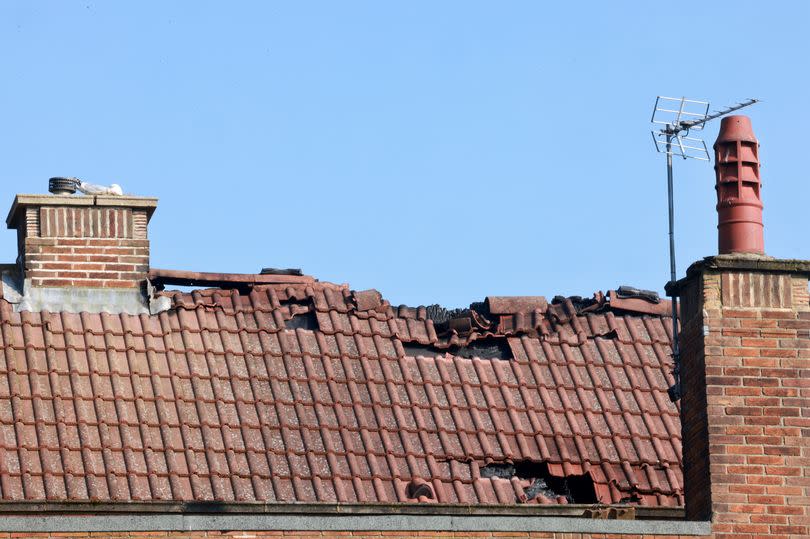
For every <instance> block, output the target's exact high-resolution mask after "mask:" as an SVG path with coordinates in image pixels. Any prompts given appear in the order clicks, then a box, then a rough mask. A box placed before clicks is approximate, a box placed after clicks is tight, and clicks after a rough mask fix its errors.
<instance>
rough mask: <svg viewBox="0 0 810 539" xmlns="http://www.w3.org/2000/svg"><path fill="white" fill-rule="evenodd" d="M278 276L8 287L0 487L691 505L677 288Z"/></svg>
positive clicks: (78, 492) (100, 494)
mask: <svg viewBox="0 0 810 539" xmlns="http://www.w3.org/2000/svg"><path fill="white" fill-rule="evenodd" d="M152 277H153V279H154V280H156V281H160V279H159V277H160V276H159V275H152ZM164 277H165V275H164ZM175 277H176V276H175ZM278 277H280V278H281V281H283V282H268V281H272V278H271V277H270V276H266V275H262V276H256V278H254V279H253V280H252V281H250V282H248V283H245V282H242V281H244V280H242V281H240V282H238V283H234V286H233V287H231V288H228V287H227V283H228V279H227V276H221V275H220V276H217V279H219V281H218V282H219V285H220V286H224V288H217V289H205V290H196V291H193V292H189V293H185V292H170V291H163V292H158V294H159V295H160V296H162V297H163V298H165V300H164V303H166V304H167V305H168V309H167V310H165V311H163V312H160V313H159V314H155V315H149V314H141V315H129V314H108V313H80V314H73V313H55V312H19V313H17V312H14V309H13V308H12V305H11V303H9V302H8V301H7V300H5V299H0V349H2V351H3V353H2V354H0V400H2V401H3V402H6V403H10V405H6V406H3V407H0V499H2V500H37V501H38V500H50V501H53V500H67V501H79V500H96V501H126V500H189V501H204V500H218V501H225V502H248V501H266V502H363V503H433V502H438V503H449V504H518V503H541V504H565V503H596V502H598V503H606V504H611V503H620V502H621V503H633V504H639V505H645V506H675V505H683V488H682V486H683V478H682V471H681V429H680V421H679V412H678V409H677V407H676V405H675V404H673V403H672V402H671V401H670V400H669V398H668V396H667V388H668V387H669V386H670V385H671V384H672V382H673V380H672V375H671V371H672V363H671V357H670V353H671V350H670V339H671V334H670V329H671V326H670V325H671V318H669V314H668V310H669V308H670V304H669V302H667V301H663V300H658V299H657V297H649V296H646V295H644V294H633V293H630V294H620V293H618V292H615V291H614V292H611V293H609V294H608V296H607V297H606V296H605V295H602V294H601V293H599V294H596V295H595V296H594V298H592V299H582V298H555V300H553V301H552V302H547V301H546V300H545V299H544V298H540V297H517V298H515V297H489V298H486V300H485V301H484V302H481V303H474V304H472V305H471V306H470V308H469V309H461V310H453V311H448V310H446V309H442V308H440V307H438V306H429V307H418V308H412V307H406V306H399V307H394V306H391V305H390V304H389V303H388V302H387V301H386V300H384V299H383V298H382V296H381V295H380V293H379V292H377V291H375V290H367V291H361V292H357V291H352V290H350V289H349V287H348V286H346V285H334V284H330V283H324V282H318V281H316V280H314V279H312V278H311V277H306V276H296V275H292V274H289V275H280V276H278ZM182 278H185V279H190V280H191V281H193V282H206V279H205V276H201V275H188V274H184V275H182ZM166 280H167V279H164V281H166ZM170 280H171V279H168V281H170Z"/></svg>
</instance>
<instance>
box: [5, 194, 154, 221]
mask: <svg viewBox="0 0 810 539" xmlns="http://www.w3.org/2000/svg"><path fill="white" fill-rule="evenodd" d="M157 204H158V199H157V198H155V197H135V196H110V195H25V194H19V195H17V196H15V197H14V202H13V203H12V205H11V209H10V210H9V212H8V217H6V225H7V227H8V228H11V229H15V228H17V223H18V220H17V217H18V215H19V213H20V212H21V211H22V210H24V209H25V208H27V207H29V206H96V207H98V206H101V207H108V208H112V207H117V208H133V209H142V210H146V219H147V221H148V220H149V219H151V218H152V214H153V213H155V208H157Z"/></svg>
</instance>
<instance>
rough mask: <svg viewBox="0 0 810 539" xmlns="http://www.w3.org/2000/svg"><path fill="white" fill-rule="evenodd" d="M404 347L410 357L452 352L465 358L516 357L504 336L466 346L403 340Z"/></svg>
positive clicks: (451, 353)
mask: <svg viewBox="0 0 810 539" xmlns="http://www.w3.org/2000/svg"><path fill="white" fill-rule="evenodd" d="M402 348H403V349H404V350H405V355H406V356H409V357H416V356H424V357H435V356H443V355H445V354H450V355H453V356H458V357H463V358H465V359H472V358H474V357H477V358H481V359H514V357H513V355H512V349H511V348H510V347H509V343H508V342H507V341H506V338H503V337H487V338H485V339H479V340H477V341H473V342H471V343H470V344H468V345H465V346H449V347H447V348H438V347H436V346H433V345H432V344H419V343H415V342H409V343H405V342H403V343H402Z"/></svg>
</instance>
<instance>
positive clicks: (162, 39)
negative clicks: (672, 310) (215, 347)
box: [0, 0, 810, 306]
mask: <svg viewBox="0 0 810 539" xmlns="http://www.w3.org/2000/svg"><path fill="white" fill-rule="evenodd" d="M808 34H810V2H805V1H795V2H774V3H769V2H763V1H761V0H759V1H755V2H745V1H734V2H727V1H718V2H689V1H679V2H675V3H672V2H636V3H630V2H592V3H588V2H488V3H485V2H473V1H463V2H449V1H448V2H444V1H443V2H436V1H430V2H417V1H410V0H409V1H407V2H404V1H403V2H349V1H340V2H332V1H324V2H286V3H282V2H220V3H205V2H153V3H148V2H129V3H124V2H90V1H84V2H66V1H60V2H28V1H25V2H23V1H20V2H12V1H6V2H3V3H2V4H0V73H2V79H0V80H2V84H0V103H1V104H0V122H2V130H0V204H5V205H6V206H7V207H8V206H10V204H11V201H12V199H13V196H14V194H15V193H18V192H24V193H43V192H46V191H47V179H48V178H49V177H51V176H77V177H79V178H82V179H83V180H85V181H89V182H93V183H100V184H109V183H113V182H115V183H119V184H121V185H122V186H123V187H124V190H125V192H127V193H130V194H134V195H145V196H157V197H159V198H160V203H159V206H158V210H157V212H156V214H155V216H154V218H153V219H152V222H151V225H150V237H151V240H152V266H153V267H158V268H170V269H189V270H197V271H225V272H248V273H252V272H257V271H258V270H259V269H260V268H261V267H264V266H274V267H301V268H303V269H304V271H305V272H306V273H308V274H311V275H314V276H315V277H317V278H320V279H322V280H329V281H334V282H338V283H343V282H348V283H350V284H351V285H352V287H353V288H355V289H364V288H377V289H379V290H380V291H381V292H382V293H383V294H384V295H385V296H386V297H387V298H388V299H390V300H391V302H392V303H394V304H399V303H407V304H429V303H437V302H438V303H442V304H444V305H447V306H466V305H467V304H469V303H470V302H471V301H477V300H480V299H482V298H483V297H485V296H487V295H546V296H548V297H551V296H554V295H556V294H565V295H570V294H578V295H590V294H592V293H593V292H594V291H596V290H608V289H610V288H614V287H616V286H618V285H620V284H631V285H635V286H639V287H642V288H649V289H655V290H662V289H663V285H664V283H665V282H666V281H667V280H668V279H669V266H668V248H667V226H666V224H667V220H666V176H665V161H664V157H663V156H662V155H659V154H656V153H655V151H654V149H653V146H652V139H651V136H650V131H649V129H650V125H649V120H650V111H651V107H652V105H653V101H654V99H655V96H656V95H658V94H664V95H674V96H681V95H685V96H688V97H693V98H703V99H707V100H710V101H711V102H712V105H713V107H717V108H719V107H721V106H724V105H727V104H731V103H733V102H736V101H739V100H742V99H744V98H747V97H756V98H759V99H762V100H763V103H761V104H758V105H755V106H754V107H752V108H750V109H749V110H748V114H749V115H750V116H751V117H752V120H753V123H754V130H755V132H756V134H757V136H758V137H759V139H760V142H761V145H762V147H761V154H760V155H761V158H762V162H763V166H762V177H763V184H764V187H763V199H764V202H765V248H766V251H767V253H768V254H770V255H773V256H778V257H784V258H810V241H808V239H807V232H806V231H807V230H808V223H810V216H808V211H807V209H808V200H810V196H809V195H810V173H808V168H810V162H808V154H810V151H808V146H809V145H810V112H808V111H809V110H810V106H808V102H807V100H808V94H807V92H808V86H810V67H808V58H810V44H808ZM718 126H719V123H715V124H714V125H712V126H710V127H709V128H707V129H706V131H705V132H704V133H703V135H704V136H705V138H706V140H707V142H708V143H709V145H711V143H712V142H713V141H714V138H715V137H716V134H717V127H718ZM675 180H676V210H677V221H678V223H677V236H678V266H679V273H680V274H683V272H684V270H685V268H686V265H687V264H688V263H690V262H692V261H695V260H697V259H699V258H701V257H703V256H707V255H712V254H715V253H716V252H717V247H716V241H717V240H716V237H717V234H716V228H715V227H716V220H717V218H716V213H715V210H714V204H715V191H714V172H713V169H712V166H711V164H708V163H703V162H684V161H678V162H676V163H675ZM0 253H2V258H3V259H4V260H5V261H8V262H11V261H13V259H14V257H15V256H16V243H15V237H14V234H13V232H11V231H8V232H6V233H5V234H0Z"/></svg>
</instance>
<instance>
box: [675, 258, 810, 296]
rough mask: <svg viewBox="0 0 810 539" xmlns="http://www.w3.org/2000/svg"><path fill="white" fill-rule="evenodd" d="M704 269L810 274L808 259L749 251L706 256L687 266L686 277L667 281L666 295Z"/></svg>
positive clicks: (676, 291)
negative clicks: (670, 281) (775, 256)
mask: <svg viewBox="0 0 810 539" xmlns="http://www.w3.org/2000/svg"><path fill="white" fill-rule="evenodd" d="M705 270H748V271H772V272H778V273H797V274H801V275H807V276H810V260H801V259H790V258H774V257H772V256H767V255H758V254H751V253H732V254H723V255H716V256H707V257H706V258H704V259H703V260H698V261H697V262H694V263H693V264H692V265H691V266H689V268H687V270H686V277H683V278H681V279H678V280H677V281H675V282H674V283H667V285H666V287H665V290H666V293H667V295H668V296H677V295H678V292H680V290H681V289H682V288H683V286H684V285H685V284H686V282H687V281H688V280H690V279H691V278H692V277H694V276H696V275H699V274H700V273H702V272H703V271H705Z"/></svg>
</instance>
